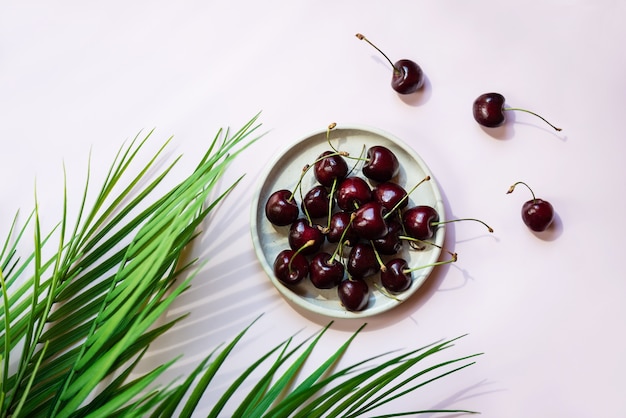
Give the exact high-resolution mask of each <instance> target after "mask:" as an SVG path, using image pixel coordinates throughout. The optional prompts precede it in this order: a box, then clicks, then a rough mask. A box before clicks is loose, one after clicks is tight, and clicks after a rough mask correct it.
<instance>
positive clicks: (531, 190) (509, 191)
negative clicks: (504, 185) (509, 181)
mask: <svg viewBox="0 0 626 418" xmlns="http://www.w3.org/2000/svg"><path fill="white" fill-rule="evenodd" d="M518 184H523V185H524V186H526V188H527V189H528V190H530V194H531V195H532V196H533V203H534V202H536V201H537V198H536V197H535V192H533V189H531V188H530V186H529V185H528V184H526V183H524V182H523V181H518V182H516V183H514V184H513V185H512V186H511V187H509V190H507V192H506V194H509V193H513V190H515V186H517V185H518Z"/></svg>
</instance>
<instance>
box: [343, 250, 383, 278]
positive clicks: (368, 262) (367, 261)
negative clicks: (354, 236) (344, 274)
mask: <svg viewBox="0 0 626 418" xmlns="http://www.w3.org/2000/svg"><path fill="white" fill-rule="evenodd" d="M346 270H348V273H350V276H351V277H354V278H356V279H363V278H365V277H368V276H371V275H374V274H376V273H377V272H378V271H379V270H380V261H379V260H378V257H377V256H376V252H375V251H374V248H373V247H372V245H371V244H370V243H367V242H359V243H357V244H355V245H354V246H353V247H352V249H351V250H350V254H349V255H348V261H347V262H346Z"/></svg>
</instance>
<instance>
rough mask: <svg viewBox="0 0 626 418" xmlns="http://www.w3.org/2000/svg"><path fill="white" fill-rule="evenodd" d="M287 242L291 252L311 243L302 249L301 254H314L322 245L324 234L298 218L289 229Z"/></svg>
mask: <svg viewBox="0 0 626 418" xmlns="http://www.w3.org/2000/svg"><path fill="white" fill-rule="evenodd" d="M288 241H289V247H291V249H292V250H298V249H300V248H301V247H304V246H305V244H307V243H309V242H311V241H312V242H313V243H312V244H309V245H308V246H307V247H306V248H302V254H305V255H309V254H315V253H316V252H317V251H319V249H320V248H321V246H322V244H323V243H324V234H322V231H320V229H319V228H317V227H316V226H313V225H311V224H310V223H309V221H308V220H307V219H304V218H299V219H296V221H295V222H294V223H293V224H291V227H290V228H289V236H288Z"/></svg>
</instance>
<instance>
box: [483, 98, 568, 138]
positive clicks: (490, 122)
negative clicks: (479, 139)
mask: <svg viewBox="0 0 626 418" xmlns="http://www.w3.org/2000/svg"><path fill="white" fill-rule="evenodd" d="M504 102H505V99H504V96H503V95H501V94H500V93H485V94H481V95H480V96H478V97H477V98H476V100H474V104H473V105H472V113H473V114H474V119H475V120H476V122H478V123H479V124H481V125H483V126H486V127H488V128H495V127H497V126H500V125H502V124H503V123H504V122H505V119H506V118H505V116H504V112H505V111H511V110H517V111H520V112H526V113H530V114H531V115H533V116H536V117H538V118H539V119H541V120H543V121H544V122H545V123H547V124H548V125H550V126H551V127H552V129H554V130H555V131H560V130H561V128H557V127H556V126H554V125H553V124H551V123H550V122H548V120H547V119H546V118H544V117H543V116H541V115H539V114H537V113H535V112H532V111H530V110H527V109H521V108H517V107H515V108H514V107H505V103H504Z"/></svg>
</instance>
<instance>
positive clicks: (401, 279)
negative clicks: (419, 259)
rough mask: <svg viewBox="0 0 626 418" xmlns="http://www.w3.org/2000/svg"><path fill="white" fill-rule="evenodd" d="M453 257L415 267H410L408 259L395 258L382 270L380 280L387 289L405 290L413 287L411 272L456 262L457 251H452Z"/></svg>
mask: <svg viewBox="0 0 626 418" xmlns="http://www.w3.org/2000/svg"><path fill="white" fill-rule="evenodd" d="M450 254H451V258H450V259H448V260H444V261H436V262H434V263H430V264H425V265H421V266H417V267H413V268H409V267H408V265H407V262H406V260H404V259H402V258H394V259H392V260H389V261H387V262H386V263H385V268H384V269H381V271H380V282H381V284H382V285H383V287H384V288H385V289H387V290H388V291H390V292H392V293H399V292H404V291H405V290H407V289H408V288H409V287H411V282H412V281H413V279H412V278H411V273H412V272H414V271H416V270H420V269H424V268H427V267H433V266H440V265H442V264H448V263H454V262H456V260H457V258H458V257H457V254H456V253H450Z"/></svg>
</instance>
